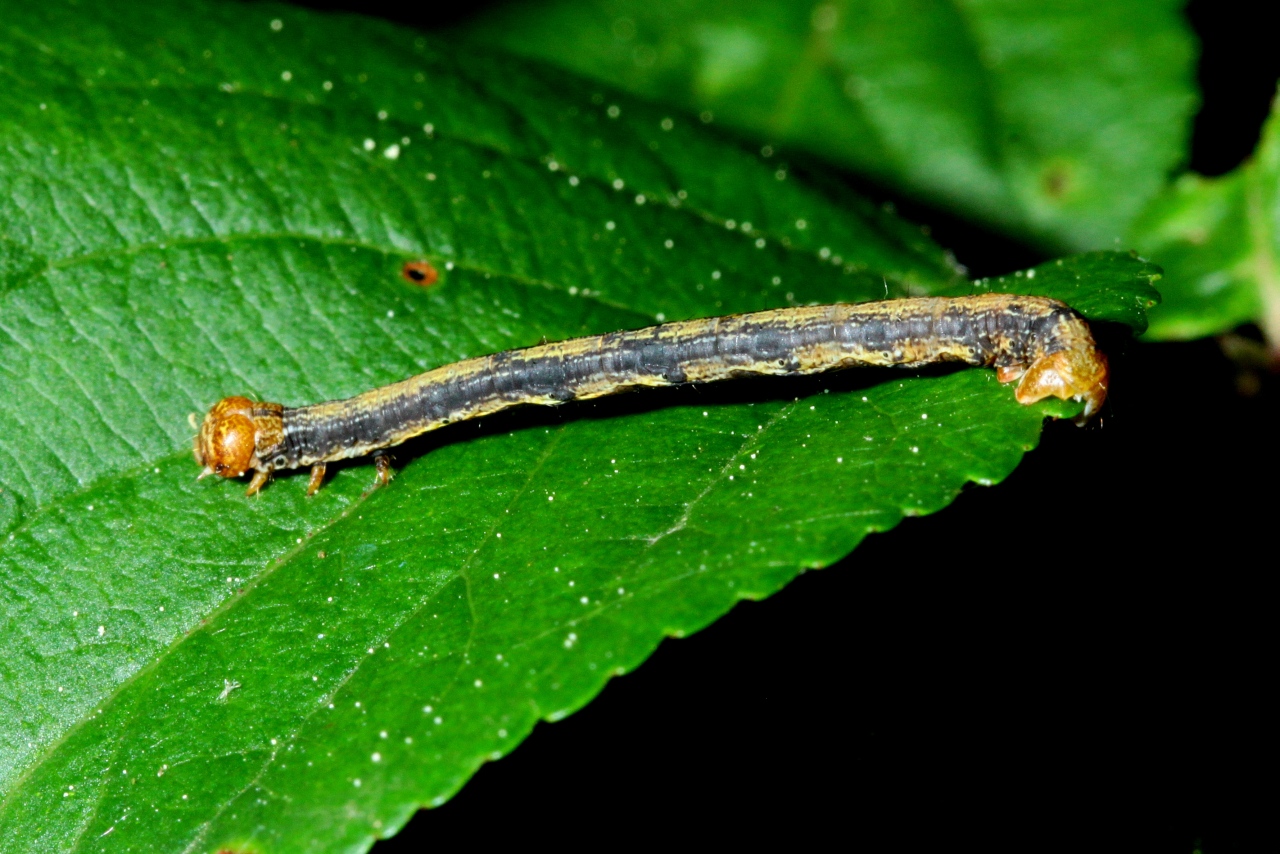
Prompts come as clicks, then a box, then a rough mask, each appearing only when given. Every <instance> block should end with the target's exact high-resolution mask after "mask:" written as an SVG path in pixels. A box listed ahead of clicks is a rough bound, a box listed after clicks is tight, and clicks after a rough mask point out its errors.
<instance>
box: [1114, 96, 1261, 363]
mask: <svg viewBox="0 0 1280 854" xmlns="http://www.w3.org/2000/svg"><path fill="white" fill-rule="evenodd" d="M1277 104H1280V102H1277ZM1129 239H1130V240H1131V241H1132V243H1133V244H1134V245H1136V246H1138V247H1141V249H1142V250H1143V251H1144V252H1146V253H1147V254H1149V255H1151V256H1152V257H1153V258H1155V259H1157V260H1158V261H1159V262H1160V264H1161V266H1163V267H1164V268H1165V270H1166V271H1167V274H1168V278H1167V279H1166V280H1165V281H1164V282H1163V283H1162V286H1161V291H1162V292H1163V294H1164V296H1165V302H1164V304H1163V305H1162V306H1161V307H1160V309H1159V310H1158V311H1155V312H1153V313H1152V315H1151V335H1152V336H1153V337H1155V338H1162V339H1187V338H1198V337H1201V336H1204V335H1213V334H1217V333H1221V332H1227V331H1230V330H1231V329H1233V328H1234V327H1236V326H1239V325H1241V324H1243V323H1257V324H1258V325H1259V326H1260V327H1262V329H1263V332H1264V333H1265V334H1266V336H1267V339H1268V341H1269V343H1270V346H1271V350H1272V352H1273V353H1280V118H1278V117H1277V109H1276V105H1275V104H1273V106H1272V112H1271V116H1270V118H1268V120H1267V123H1266V125H1265V126H1264V127H1263V132H1262V141H1261V142H1260V143H1259V145H1258V149H1257V151H1255V152H1254V154H1253V156H1252V157H1251V158H1250V159H1249V160H1248V161H1247V162H1246V163H1244V165H1242V166H1240V167H1239V168H1238V169H1236V170H1235V171H1233V172H1231V173H1230V174H1228V175H1224V176H1222V177H1221V178H1205V177H1203V176H1200V175H1195V174H1188V175H1184V176H1183V177H1182V178H1181V179H1180V180H1179V181H1177V182H1176V183H1175V184H1173V185H1172V186H1171V187H1170V188H1169V189H1168V191H1166V192H1165V193H1164V195H1162V196H1161V197H1160V198H1158V199H1156V200H1155V201H1154V202H1152V204H1151V206H1150V207H1149V208H1148V210H1147V211H1146V212H1145V213H1144V214H1143V216H1142V218H1140V219H1139V220H1138V221H1137V222H1136V223H1135V224H1134V227H1133V230H1132V232H1131V233H1130V235H1129Z"/></svg>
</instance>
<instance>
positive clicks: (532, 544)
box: [0, 2, 1155, 851]
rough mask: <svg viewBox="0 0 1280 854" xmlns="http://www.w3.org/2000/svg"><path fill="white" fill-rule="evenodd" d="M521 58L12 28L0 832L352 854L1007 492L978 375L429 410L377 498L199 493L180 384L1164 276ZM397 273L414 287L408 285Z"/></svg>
mask: <svg viewBox="0 0 1280 854" xmlns="http://www.w3.org/2000/svg"><path fill="white" fill-rule="evenodd" d="M691 124H693V123H691V122H688V121H686V120H684V119H683V118H681V117H679V116H674V117H673V116H672V114H670V113H667V112H665V111H662V110H659V109H656V108H654V107H651V106H647V105H645V104H642V103H638V102H636V101H635V100H634V99H632V98H629V97H623V96H618V95H615V94H613V93H611V92H609V91H607V90H605V89H603V88H601V87H600V86H596V85H591V84H588V83H585V82H583V81H581V80H578V79H575V78H572V77H569V76H567V75H564V74H562V73H559V72H554V71H551V70H548V69H547V68H545V67H542V66H537V65H532V64H528V63H526V62H524V61H517V60H512V59H509V58H504V57H502V56H498V55H490V54H487V53H485V52H483V51H477V50H474V49H467V50H465V51H457V50H456V49H455V47H454V45H453V44H452V43H450V42H447V41H437V40H433V39H428V38H426V37H422V36H419V35H417V34H414V33H411V32H406V31H404V30H402V29H398V28H396V27H392V26H388V25H383V24H379V23H377V22H371V21H368V20H364V19H359V18H353V17H339V16H322V15H317V14H313V13H307V12H303V11H299V10H296V9H291V8H287V7H275V6H265V5H254V6H248V7H244V6H238V5H229V4H204V3H197V4H190V3H182V4H179V3H152V4H139V5H137V6H133V5H130V6H123V7H112V8H111V9H110V10H107V9H105V8H104V7H99V6H91V5H90V6H76V5H72V4H69V3H60V2H50V3H45V4H40V5H32V6H22V7H13V8H9V9H7V10H6V15H5V18H4V20H3V22H0V139H3V143H4V144H3V145H0V369H2V370H3V375H4V377H5V381H6V386H5V390H6V393H5V395H4V396H3V398H2V399H0V490H2V491H0V578H3V579H4V588H3V590H4V592H3V594H2V598H0V608H2V609H3V610H2V611H0V617H2V620H3V628H4V630H3V632H0V801H2V803H0V838H2V839H4V840H5V849H6V850H7V851H9V850H12V851H49V850H88V849H90V848H92V849H93V850H95V851H98V850H102V851H181V850H210V849H216V848H218V847H220V846H228V847H232V848H234V849H236V850H240V849H249V850H257V849H263V850H267V849H270V850H277V849H278V850H300V849H308V850H317V851H329V850H334V851H336V850H351V849H356V850H358V849H361V848H362V847H364V846H367V845H368V844H369V843H370V842H371V840H372V839H373V838H375V837H377V836H379V835H386V834H389V833H391V832H393V831H394V830H395V829H396V828H397V827H399V826H400V825H401V824H402V823H403V822H404V821H405V820H406V819H407V817H408V816H409V815H410V814H411V812H412V811H413V810H414V809H416V808H417V807H418V806H419V805H422V804H433V803H439V802H441V801H443V800H444V799H446V798H447V797H449V796H450V795H451V794H452V793H453V792H454V791H456V790H457V788H458V787H459V786H460V785H462V783H463V782H464V781H465V780H466V779H467V778H468V777H469V776H470V775H471V774H472V773H473V772H474V771H475V769H476V768H477V767H478V765H479V764H480V763H482V762H484V761H487V760H490V759H493V758H497V757H499V756H501V755H503V754H504V753H506V752H508V751H510V750H511V749H512V748H513V747H514V746H515V745H516V744H517V743H518V742H519V741H520V740H521V739H522V738H523V737H524V736H525V735H526V734H527V733H528V732H529V730H530V729H531V728H532V726H533V725H534V723H535V722H536V721H538V720H540V719H544V720H554V719H556V718H558V717H561V716H563V715H565V714H568V713H570V712H572V711H573V710H574V709H576V708H578V707H580V706H581V705H582V704H584V703H586V702H587V701H588V700H590V699H591V697H592V696H594V695H595V694H596V693H597V692H598V691H599V690H600V688H601V686H602V685H603V683H604V682H605V680H607V679H608V678H609V677H610V676H612V675H615V674H618V673H622V672H625V671H627V670H629V669H631V668H633V667H635V666H636V665H637V664H638V663H639V662H641V661H642V660H643V659H644V658H645V657H646V656H647V655H648V654H649V653H650V652H651V651H652V650H653V648H654V647H655V645H656V644H657V643H658V642H659V641H660V640H661V638H662V637H664V636H666V635H681V634H684V633H687V632H692V631H696V630H697V629H699V628H701V627H703V626H705V625H707V624H708V623H709V622H711V621H712V620H714V619H716V617H718V616H719V615H721V614H723V613H724V612H725V611H726V610H727V609H729V608H730V607H731V606H732V605H733V604H734V602H736V601H738V600H739V599H742V598H758V597H763V596H767V595H769V594H770V593H772V592H773V591H775V590H777V589H778V588H779V587H780V586H782V585H783V584H785V583H786V582H787V581H788V580H790V579H791V578H793V577H794V576H795V575H796V574H797V573H798V572H800V571H801V570H803V569H805V568H808V567H819V566H823V565H825V564H827V563H830V562H831V561H833V560H836V559H837V558H839V557H841V556H843V555H844V554H846V553H847V552H848V551H849V550H850V549H852V548H853V547H854V546H855V545H856V544H857V543H858V542H859V541H860V540H861V539H862V538H863V537H865V536H866V534H867V533H869V532H871V531H877V530H884V529H886V528H888V527H890V526H892V525H894V524H896V523H897V522H898V521H899V520H900V519H901V518H902V517H903V516H904V515H910V514H921V513H929V512H932V511H934V510H937V509H938V508H940V507H942V506H944V505H945V504H946V503H947V502H948V501H950V500H951V499H952V498H953V497H954V496H955V495H956V494H957V492H958V491H959V490H960V489H961V488H962V487H963V486H964V485H965V484H966V483H968V482H970V481H976V482H978V483H993V482H996V481H998V480H1000V479H1001V478H1003V477H1005V476H1006V475H1007V474H1008V473H1009V471H1010V470H1012V468H1013V467H1014V466H1015V465H1016V464H1017V462H1018V460H1019V458H1020V456H1021V454H1022V453H1023V451H1024V450H1026V449H1028V448H1030V447H1031V446H1032V445H1033V444H1034V443H1035V442H1036V439H1037V436H1038V434H1039V430H1040V424H1041V422H1042V419H1043V418H1044V416H1045V415H1046V414H1054V415H1071V414H1073V413H1074V412H1075V411H1076V407H1075V406H1073V405H1066V404H1059V403H1049V404H1043V405H1038V406H1035V407H1022V406H1019V405H1017V404H1016V403H1015V402H1014V401H1013V397H1012V394H1011V392H1010V390H1009V389H1008V388H1007V387H1003V386H1001V385H999V384H998V383H997V382H996V381H995V379H994V377H993V376H992V374H991V372H990V371H977V370H963V371H958V372H942V373H939V372H924V373H905V372H864V373H858V374H849V375H845V376H839V377H829V378H824V379H817V380H814V381H811V382H806V383H800V384H792V383H767V382H761V383H753V384H739V385H731V386H726V387H711V388H696V389H683V390H677V391H673V392H670V393H657V394H651V395H634V396H629V397H626V398H621V399H606V400H602V401H599V402H596V403H593V404H590V405H582V406H573V407H565V408H563V409H560V410H544V411H536V412H521V413H513V414H511V415H509V416H504V417H500V418H495V419H491V420H489V421H485V422H473V423H467V424H462V425H456V426H455V427H452V428H449V429H448V430H445V431H441V432H439V433H436V434H432V435H431V436H429V437H426V438H425V440H424V441H420V442H416V443H413V444H412V445H410V446H408V447H406V448H404V449H402V452H401V453H400V459H399V463H400V474H399V477H398V478H397V479H396V481H395V482H394V483H393V484H392V485H391V486H390V487H389V488H386V489H379V490H371V489H370V488H369V487H370V485H371V482H372V471H371V468H370V467H368V466H361V465H353V466H349V467H345V468H340V469H339V470H338V471H336V472H335V473H334V474H333V475H332V476H331V481H330V483H329V484H328V485H327V486H326V487H325V489H324V490H322V491H321V492H320V493H319V494H318V495H317V496H315V497H314V498H311V499H308V498H306V497H305V496H304V487H305V476H298V477H283V478H280V479H279V480H278V481H277V482H275V483H274V484H273V485H271V486H270V487H269V488H268V489H267V490H266V491H265V492H264V494H263V495H262V496H261V497H260V498H258V499H255V500H247V499H245V498H244V496H243V495H242V492H243V487H244V484H243V483H237V482H227V481H216V482H215V481H213V480H204V481H200V482H196V481H195V479H194V477H195V474H196V471H197V467H196V465H195V463H194V462H193V461H192V459H191V454H190V443H191V436H192V432H193V431H192V429H191V427H190V426H188V421H187V419H188V415H189V414H190V413H201V412H203V411H204V410H205V408H207V407H208V406H209V405H210V404H211V403H212V402H213V401H214V400H216V399H218V398H219V397H221V396H223V395H226V394H232V393H247V394H252V395H256V396H259V397H261V398H263V399H267V400H280V401H283V402H286V403H304V402H311V401H315V400H320V399H325V398H333V397H340V396H345V395H349V394H352V393H355V392H358V391H361V390H363V389H366V388H369V387H371V386H375V385H378V384H382V383H385V382H388V381H391V380H395V379H400V378H403V377H405V376H408V375H410V374H413V373H416V372H418V371H420V370H423V369H425V368H427V367H431V366H434V365H438V364H442V363H446V362H449V361H452V360H455V359H459V358H462V357H465V356H472V355H477V354H480V353H484V352H490V351H496V350H500V349H503V348H507V347H514V346H521V345H527V344H532V343H536V342H537V341H538V340H539V339H541V338H542V337H544V336H546V337H548V338H552V339H555V338H563V337H568V336H572V335H576V334H583V333H588V332H599V331H605V330H611V329H617V328H625V327H638V326H644V325H647V324H650V323H652V322H655V321H657V320H661V319H664V318H665V319H675V318H680V317H692V316H698V315H707V314H718V313H724V312H732V311H744V310H750V309H756V308H763V307H767V306H777V305H786V304H804V303H810V302H824V301H833V300H861V299H869V298H879V297H883V296H886V295H889V296H893V295H901V294H905V293H957V292H966V291H968V290H970V289H971V287H992V286H994V285H996V284H998V285H999V287H1000V288H1002V289H1004V288H1006V287H1008V288H1010V289H1015V290H1022V291H1025V292H1035V293H1044V294H1047V295H1058V296H1062V297H1064V298H1067V299H1070V300H1073V301H1075V302H1076V304H1077V305H1079V306H1080V307H1081V309H1082V310H1083V311H1085V312H1086V313H1088V314H1089V315H1090V316H1093V317H1096V318H1099V319H1110V320H1119V321H1122V322H1128V323H1133V324H1138V323H1139V322H1140V317H1139V314H1140V313H1139V314H1135V312H1134V307H1135V306H1139V305H1144V304H1147V303H1149V302H1150V300H1152V299H1153V298H1154V292H1153V291H1152V290H1151V288H1150V281H1151V280H1152V278H1153V277H1154V276H1155V270H1154V269H1153V268H1152V267H1150V265H1146V264H1144V263H1142V262H1140V261H1138V260H1135V259H1132V258H1129V257H1128V256H1124V255H1114V254H1112V255H1098V256H1091V257H1086V258H1083V259H1067V260H1066V261H1064V262H1063V263H1062V264H1061V265H1059V264H1056V263H1051V264H1049V265H1045V266H1043V267H1040V268H1037V275H1036V276H1034V277H1033V276H1031V275H1030V274H1024V275H1021V276H1014V277H1010V278H1007V279H1006V280H1002V281H1000V282H998V283H996V282H988V283H985V284H982V283H979V284H976V285H970V283H967V282H965V281H964V280H963V279H962V278H961V277H960V276H959V275H958V273H957V272H956V271H955V269H954V268H953V267H952V266H951V265H950V264H949V263H948V261H947V257H946V256H945V254H944V253H943V252H942V251H941V250H940V249H938V248H937V247H936V246H934V245H933V244H932V243H931V242H929V241H928V240H927V239H926V238H924V237H923V236H921V234H920V232H919V231H918V230H917V229H915V228H914V227H912V226H909V225H908V224H906V223H903V222H901V221H899V220H896V219H894V218H893V217H891V216H889V215H887V214H885V213H883V212H881V211H879V210H877V209H874V208H872V207H871V206H870V205H868V204H867V203H866V202H865V201H863V200H861V199H859V198H857V197H855V196H852V195H850V194H849V193H848V192H847V191H845V190H843V189H841V188H840V185H839V184H838V182H835V181H833V180H831V179H829V178H827V177H825V176H823V175H821V174H818V173H811V174H807V175H806V176H805V177H804V178H797V177H796V176H794V175H792V174H790V173H789V172H788V170H787V169H786V168H785V167H783V166H780V165H779V164H777V163H775V162H773V160H771V159H770V158H767V157H763V156H760V155H757V154H755V153H754V152H751V151H747V150H744V149H743V148H741V147H739V146H737V145H736V144H734V143H732V142H730V141H726V140H725V139H723V138H720V137H719V136H717V135H715V134H714V133H711V132H709V131H707V130H706V129H704V128H700V127H696V126H691ZM409 260H426V261H428V262H430V263H431V264H432V265H433V266H435V268H436V269H437V270H438V271H439V273H440V279H439V281H438V282H437V283H436V284H435V285H433V286H431V287H425V288H424V287H422V286H419V285H415V284H413V283H410V282H408V281H406V280H405V279H403V278H402V277H401V275H400V271H401V266H402V264H403V263H404V262H406V261H409Z"/></svg>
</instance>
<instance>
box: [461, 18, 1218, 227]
mask: <svg viewBox="0 0 1280 854" xmlns="http://www.w3.org/2000/svg"><path fill="white" fill-rule="evenodd" d="M1181 6H1182V3H1181V2H1178V0H1159V2H1148V0H1119V2H1111V3H1094V2H1087V0H1053V2H1038V3H1026V2H1020V0H966V2H955V0H916V2H900V0H848V2H822V3H813V2H777V0H740V2H734V3H723V2H717V0H670V2H662V3H652V2H643V0H593V2H582V0H535V2H513V3H510V4H508V5H505V6H501V7H499V8H498V9H496V10H495V11H493V12H491V13H490V14H488V15H487V16H484V17H482V18H480V19H479V20H477V21H475V22H472V23H469V24H468V25H467V26H466V27H465V28H464V30H463V32H464V33H465V34H466V35H468V36H469V37H471V38H474V39H477V40H480V41H484V42H488V43H493V44H500V45H502V46H504V47H506V48H508V49H510V50H513V51H515V52H518V53H521V54H524V55H528V56H535V57H539V58H542V59H546V60H549V61H551V62H554V63H557V64H559V65H562V66H564V67H567V68H571V69H574V70H576V71H579V72H582V73H584V74H588V75H591V76H594V77H597V78H600V79H602V80H608V81H610V82H612V83H615V84H617V85H620V86H623V87H625V88H628V89H630V90H631V91H634V92H638V93H641V94H644V95H646V96H648V97H650V98H654V99H656V100H659V101H663V102H669V103H673V104H679V105H682V106H683V107H685V108H686V109H688V110H690V111H692V112H701V113H702V115H703V117H704V119H707V120H710V119H711V118H712V117H714V120H715V121H716V122H724V123H726V124H728V125H731V126H733V127H735V128H739V129H741V130H742V131H744V132H746V133H747V134H748V135H750V136H751V137H754V138H757V139H761V140H762V141H765V142H768V143H771V144H773V145H778V144H786V145H788V146H791V147H798V148H802V149H807V150H809V151H813V152H817V153H819V154H821V155H823V156H824V157H826V158H828V159H830V160H832V161H834V162H836V163H841V164H846V165H848V166H850V167H852V168H854V169H856V170H858V171H860V172H862V173H863V174H866V175H869V176H871V177H873V178H875V179H877V180H878V181H881V182H884V183H885V184H887V185H889V186H891V187H893V188H896V189H899V190H904V191H906V192H908V193H911V194H913V195H916V196H918V197H920V198H923V199H926V200H928V201H930V202H932V203H934V204H938V205H941V206H943V207H945V208H947V209H949V210H951V211H954V212H956V213H958V214H959V215H960V216H962V217H965V218H978V219H982V220H985V221H986V222H988V223H991V224H993V225H996V226H998V227H1000V228H1002V229H1005V230H1008V231H1010V232H1013V233H1015V234H1019V235H1023V236H1026V237H1030V238H1032V239H1035V240H1037V241H1039V242H1041V243H1042V244H1044V245H1047V246H1051V247H1055V248H1064V247H1065V248H1072V249H1077V250H1078V249H1096V248H1120V247H1117V246H1116V245H1115V241H1116V238H1117V237H1119V236H1120V235H1122V234H1123V233H1124V232H1125V230H1126V228H1127V227H1128V225H1129V223H1130V221H1131V220H1132V219H1133V217H1134V216H1135V215H1136V214H1137V213H1138V212H1139V211H1140V210H1141V209H1142V207H1143V206H1144V205H1145V204H1146V203H1147V202H1148V201H1149V200H1150V199H1151V198H1152V197H1153V196H1155V195H1156V194H1157V193H1159V192H1160V190H1161V189H1162V188H1163V186H1164V184H1165V181H1166V179H1167V176H1168V174H1169V173H1170V172H1171V171H1173V170H1174V169H1175V168H1176V167H1177V166H1178V165H1179V164H1180V163H1181V162H1182V161H1183V160H1185V158H1186V156H1187V155H1186V152H1187V139H1188V129H1189V119H1190V117H1191V114H1192V112H1193V111H1194V109H1195V105H1196V97H1195V92H1194V88H1193V71H1194V69H1193V65H1194V59H1195V47H1194V42H1193V39H1192V37H1191V34H1190V32H1189V30H1188V28H1187V25H1186V23H1185V22H1184V21H1183V20H1182V19H1181V15H1180V9H1181Z"/></svg>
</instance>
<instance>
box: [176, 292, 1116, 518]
mask: <svg viewBox="0 0 1280 854" xmlns="http://www.w3.org/2000/svg"><path fill="white" fill-rule="evenodd" d="M947 361H954V362H964V363H967V364H970V365H984V366H989V367H994V368H995V369H996V377H997V379H999V381H1000V382H1002V383H1010V382H1014V381H1019V382H1018V386H1017V389H1016V391H1015V393H1014V394H1015V397H1016V399H1017V400H1018V402H1019V403H1023V404H1031V403H1035V402H1036V401H1038V400H1043V399H1044V398H1047V397H1057V398H1060V399H1063V400H1067V399H1071V398H1074V399H1076V400H1079V401H1083V403H1084V410H1083V412H1082V413H1081V414H1080V416H1079V418H1078V419H1077V420H1078V421H1079V422H1080V423H1083V422H1084V421H1086V420H1087V419H1088V418H1089V417H1090V416H1092V415H1093V414H1094V413H1096V412H1097V411H1098V408H1099V407H1100V406H1101V405H1102V402H1103V400H1105V398H1106V395H1107V381H1108V367H1107V360H1106V357H1105V356H1104V355H1103V354H1102V353H1101V352H1100V351H1099V350H1098V347H1097V345H1096V343H1095V342H1094V340H1093V336H1092V335H1091V333H1090V331H1089V327H1088V325H1087V324H1086V323H1085V321H1084V319H1083V318H1081V317H1080V315H1079V314H1077V313H1076V312H1075V311H1073V310H1072V309H1071V308H1070V307H1068V306H1067V305H1066V304H1065V303H1062V302H1059V301H1057V300H1053V299H1048V298H1046V297H1031V296H1015V295H1011V294H976V295H972V296H961V297H919V298H912V299H899V300H885V301H881V302H868V303H857V304H843V303H839V304H834V305H817V306H805V307H800V308H782V309H772V310H768V311H757V312H752V313H749V314H736V315H729V316H726V317H709V318H703V319H699V320H684V321H678V322H673V323H664V324H661V325H658V326H651V327H648V328H645V329H635V330H628V331H623V332H611V333H609V334H607V335H592V336H588V337H585V338H573V339H570V340H567V341H560V342H555V343H544V344H539V345H537V346H534V347H526V348H524V349H521V350H507V351H504V352H501V353H495V354H493V355H491V356H480V357H478V358H473V359H466V360H464V361H461V362H455V363H453V364H450V365H444V366H443V367H439V368H435V369H433V370H430V371H427V372H425V373H422V374H419V375H417V376H415V377H410V378H409V379H407V380H403V381H401V382H397V383H392V384H391V385H387V386H383V387H381V388H376V389H373V390H371V391H367V392H364V393H363V394H359V395H356V396H355V397H352V398H350V399H347V400H334V401H328V402H325V403H316V404H311V405H309V406H300V407H297V408H288V407H285V406H283V405H281V404H279V403H265V402H256V401H252V400H249V399H248V398H245V397H227V398H223V399H222V400H220V401H218V402H217V403H216V404H214V406H213V408H212V409H210V410H209V413H208V414H207V415H206V416H205V419H204V423H203V424H202V425H201V427H200V433H199V435H198V436H197V437H196V439H195V457H196V462H197V463H199V464H200V465H201V466H203V467H204V469H203V471H202V472H201V473H200V477H205V476H207V475H210V474H216V475H221V476H222V477H228V478H232V477H240V476H242V475H244V474H246V473H248V472H249V471H252V472H253V477H252V479H251V480H250V482H249V488H248V492H247V493H246V494H248V495H253V494H255V493H257V492H258V491H259V490H261V489H262V487H263V486H265V485H266V483H267V481H268V480H269V479H270V477H271V474H272V472H275V471H277V470H280V469H292V468H301V467H304V466H310V468H311V480H310V482H309V483H308V485H307V494H308V495H312V494H314V493H315V491H316V490H317V489H319V488H320V485H321V484H322V483H323V481H324V474H325V464H326V463H329V462H333V461H335V460H343V459H349V458H352V457H359V456H364V455H366V454H374V455H375V462H376V464H377V473H378V481H379V482H380V483H382V484H385V483H387V481H388V480H389V479H390V476H391V468H390V460H389V458H388V457H387V455H386V453H385V451H386V449H387V448H390V447H393V446H395V445H398V444H400V443H401V442H404V441H405V440H407V439H411V438H413V437H414V436H418V435H420V434H422V433H426V432H428V431H430V430H435V429H437V428H440V427H443V426H445V425H446V424H452V423H454V422H458V421H466V420H468V419H472V418H480V417H483V416H485V415H490V414H492V413H495V412H498V411H500V410H503V409H508V408H510V407H513V406H521V405H525V404H535V405H555V404H558V403H563V402H565V401H569V400H587V399H590V398H595V397H601V396H603V395H607V394H614V393H616V392H619V391H623V390H626V389H631V388H637V387H641V386H670V385H680V384H683V383H705V382H713V381H716V380H723V379H730V378H733V377H742V376H750V375H772V376H796V375H803V374H813V373H819V372H822V371H830V370H838V369H842V368H849V367H854V366H859V365H868V366H892V365H901V366H906V367H915V366H920V365H926V364H930V363H934V362H947Z"/></svg>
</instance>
